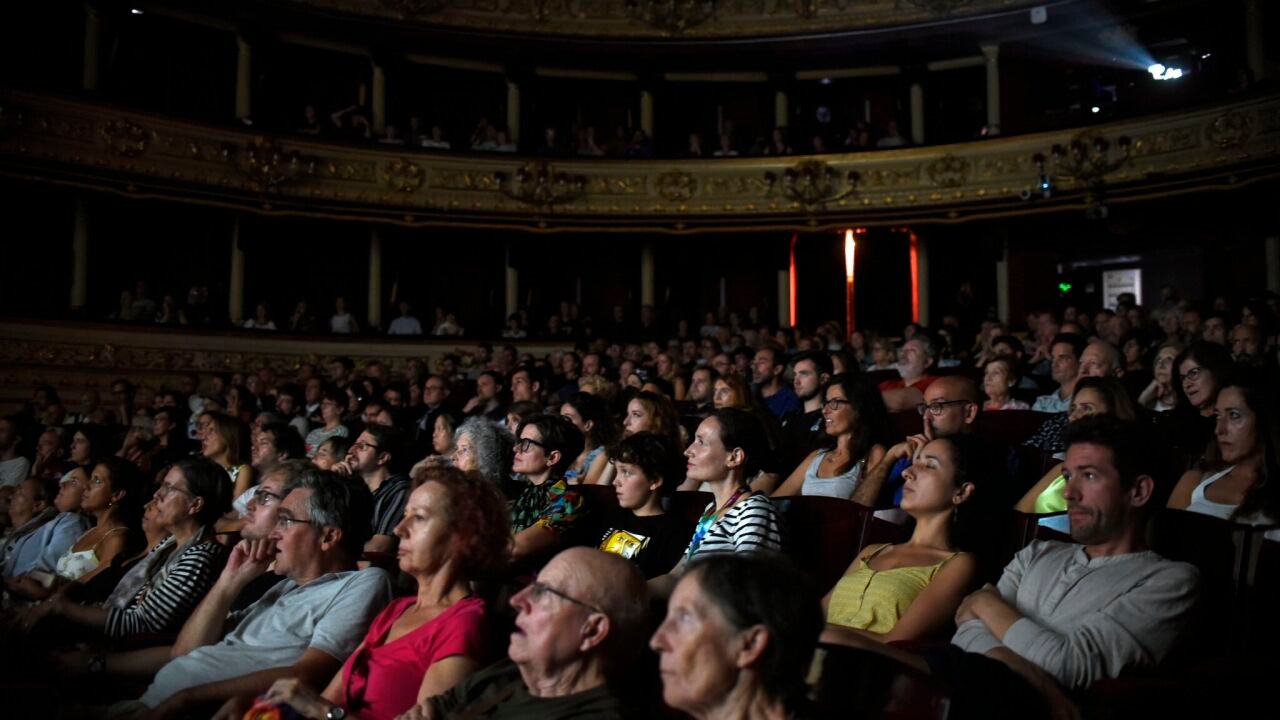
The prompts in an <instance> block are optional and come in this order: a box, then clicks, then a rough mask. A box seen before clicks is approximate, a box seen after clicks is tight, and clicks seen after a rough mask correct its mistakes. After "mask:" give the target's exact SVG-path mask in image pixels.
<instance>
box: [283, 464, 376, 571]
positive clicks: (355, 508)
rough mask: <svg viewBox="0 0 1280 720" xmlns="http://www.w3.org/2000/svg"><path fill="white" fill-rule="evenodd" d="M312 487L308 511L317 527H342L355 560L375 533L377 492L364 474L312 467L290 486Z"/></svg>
mask: <svg viewBox="0 0 1280 720" xmlns="http://www.w3.org/2000/svg"><path fill="white" fill-rule="evenodd" d="M293 490H310V491H311V498H310V499H309V500H308V501H307V514H308V515H310V519H311V520H312V522H313V523H314V524H315V525H316V526H317V527H332V528H338V529H339V530H341V531H342V549H343V550H344V551H346V553H347V554H348V555H349V556H350V557H351V558H352V559H353V560H354V559H357V558H359V557H360V555H361V553H363V552H364V544H365V543H366V542H368V540H369V538H370V537H372V536H373V495H372V494H371V493H370V492H369V487H368V486H367V485H365V484H364V481H363V480H361V479H360V478H350V477H343V476H341V475H339V474H337V473H335V472H330V471H328V470H318V469H316V468H308V469H306V470H305V471H303V472H302V473H301V474H300V475H299V476H298V478H297V482H296V483H295V484H294V485H293V487H291V488H290V492H292V491H293Z"/></svg>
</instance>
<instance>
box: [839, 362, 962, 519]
mask: <svg viewBox="0 0 1280 720" xmlns="http://www.w3.org/2000/svg"><path fill="white" fill-rule="evenodd" d="M981 410H982V399H981V397H980V396H979V394H978V386H977V385H976V384H974V382H973V380H970V379H969V378H967V377H964V376H962V375H943V376H942V377H939V378H937V379H936V380H934V381H933V382H932V383H930V384H929V387H927V388H925V390H924V402H922V403H920V404H919V405H917V406H916V411H917V412H919V413H920V416H921V419H922V421H923V425H924V429H923V431H922V432H921V433H920V434H919V435H912V436H910V437H908V438H907V439H906V440H903V441H902V442H900V443H898V444H897V445H894V446H893V447H891V448H889V451H888V452H887V453H885V456H884V459H883V460H881V461H880V462H879V463H877V464H876V466H875V467H873V468H871V469H870V470H869V471H868V472H867V476H866V477H865V478H863V479H862V481H861V482H859V483H858V486H857V487H856V488H855V489H854V491H853V498H852V499H853V501H854V502H856V503H861V504H863V505H866V506H868V507H876V506H877V505H878V504H880V502H881V500H882V497H881V493H882V491H884V490H885V488H886V486H887V487H889V488H894V489H895V490H896V489H897V488H899V487H901V486H902V471H903V470H905V469H907V468H908V467H910V466H911V463H912V461H913V460H914V458H915V456H916V453H917V452H919V451H920V448H922V447H924V446H925V445H926V444H927V443H928V442H929V441H930V440H933V439H934V438H939V437H948V436H951V435H960V434H969V433H972V432H974V429H975V427H974V424H975V423H976V422H977V420H978V413H979V412H980V411H981ZM884 499H885V500H887V498H884ZM895 504H896V503H895Z"/></svg>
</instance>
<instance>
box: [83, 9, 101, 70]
mask: <svg viewBox="0 0 1280 720" xmlns="http://www.w3.org/2000/svg"><path fill="white" fill-rule="evenodd" d="M101 41H102V16H100V15H99V14H98V10H97V8H95V7H93V6H92V5H90V4H89V3H85V4H84V73H83V74H82V75H81V78H80V87H81V88H83V89H85V90H89V91H93V90H97V89H98V56H99V54H100V51H99V47H98V46H99V44H100V43H101Z"/></svg>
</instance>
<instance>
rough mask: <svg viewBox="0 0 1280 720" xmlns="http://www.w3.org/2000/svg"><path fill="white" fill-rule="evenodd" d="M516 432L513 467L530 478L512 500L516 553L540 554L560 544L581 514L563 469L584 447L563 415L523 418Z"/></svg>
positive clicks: (519, 556)
mask: <svg viewBox="0 0 1280 720" xmlns="http://www.w3.org/2000/svg"><path fill="white" fill-rule="evenodd" d="M518 430H519V431H518V432H517V433H516V442H515V460H514V462H513V463H512V466H511V469H512V472H515V473H518V474H520V475H522V476H523V478H524V481H525V482H526V483H528V485H526V486H525V488H524V489H523V490H522V491H521V492H520V494H519V495H518V496H517V497H516V498H515V499H514V500H512V501H511V530H512V532H513V533H514V534H515V536H514V548H513V550H512V556H513V558H514V559H516V560H517V561H524V560H536V559H538V558H541V557H545V556H547V555H548V554H550V553H552V552H554V551H555V550H558V549H559V548H560V547H561V546H563V544H564V543H565V542H566V534H567V533H568V531H569V530H570V528H572V527H574V526H575V525H576V523H577V521H578V520H579V518H580V517H581V516H582V511H583V498H582V496H581V495H579V494H578V492H576V491H574V490H572V489H570V487H569V483H568V481H566V480H565V479H564V473H565V471H566V470H568V469H569V465H570V463H572V462H573V459H574V458H576V457H578V455H579V454H580V453H581V452H582V448H583V445H584V438H583V436H582V433H581V432H580V431H579V430H578V428H576V427H574V425H573V423H571V422H569V421H568V420H566V419H565V418H563V417H561V416H559V415H547V414H541V415H533V416H530V417H527V418H525V419H524V420H523V421H522V422H521V423H520V427H519V429H518Z"/></svg>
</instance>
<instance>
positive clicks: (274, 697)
mask: <svg viewBox="0 0 1280 720" xmlns="http://www.w3.org/2000/svg"><path fill="white" fill-rule="evenodd" d="M422 477H423V482H422V484H420V485H418V487H417V488H416V489H414V491H413V493H412V494H411V495H410V496H409V501H408V503H406V505H405V512H404V519H403V520H402V521H401V522H400V524H399V525H397V526H396V535H397V536H399V538H400V550H399V553H398V558H399V564H400V569H401V570H402V571H403V572H404V573H405V574H406V575H408V576H410V577H412V578H413V579H414V580H416V581H417V583H418V592H417V594H416V595H414V596H413V597H405V598H400V599H398V600H395V601H393V602H392V603H391V604H390V605H388V606H387V608H386V609H385V610H383V611H382V612H381V613H380V614H379V615H378V616H377V617H376V618H374V620H373V622H372V624H370V626H369V632H368V634H367V635H365V638H364V642H362V643H361V644H360V646H359V647H358V648H356V651H355V652H354V653H353V654H352V655H351V656H350V657H349V658H347V661H346V663H344V664H343V666H342V670H341V671H340V672H338V674H337V675H335V676H334V677H333V680H331V681H330V682H329V685H328V687H326V688H325V689H324V692H322V693H320V694H319V695H317V694H316V693H314V692H312V691H310V690H307V689H306V687H305V686H303V685H302V684H300V683H299V681H298V680H297V679H293V678H290V679H287V680H280V681H277V682H276V684H275V685H274V686H272V688H271V689H270V690H269V691H268V692H267V694H266V700H267V701H268V702H272V703H279V704H286V705H289V706H290V707H292V708H293V709H294V710H295V711H297V712H298V713H299V714H300V715H302V716H303V717H307V718H312V719H313V720H327V719H329V718H334V717H350V718H358V719H359V720H391V719H392V718H395V717H397V716H399V715H400V714H402V713H404V712H405V711H407V710H409V709H410V708H412V707H413V706H414V705H415V704H417V703H418V702H420V701H422V700H424V699H426V698H429V697H434V696H436V695H439V694H441V693H443V692H445V691H447V690H449V689H450V688H452V687H453V686H454V685H456V684H457V683H458V681H460V680H462V679H463V678H465V677H466V676H468V675H470V674H471V673H473V672H475V670H476V669H478V668H479V667H481V665H482V664H483V663H484V662H485V661H487V660H488V658H487V657H486V656H485V645H486V630H487V625H488V623H487V620H486V611H485V602H484V600H482V599H481V598H479V597H477V596H475V595H473V594H472V592H471V587H472V583H473V582H476V581H485V580H491V579H495V578H497V577H499V576H500V575H501V573H502V572H503V570H504V569H505V568H506V565H507V561H508V558H509V554H508V550H509V546H510V543H511V532H510V529H509V522H508V518H507V510H506V501H505V500H504V499H503V498H502V495H501V493H499V492H498V489H497V487H496V486H495V485H494V484H493V483H492V482H490V481H488V480H487V479H485V478H483V477H481V476H480V475H479V474H477V473H474V472H471V473H469V472H464V471H462V470H460V469H458V468H452V467H439V466H437V467H429V468H427V469H425V470H424V471H423V475H422ZM339 708H340V709H341V711H342V712H341V714H339V712H338V710H339Z"/></svg>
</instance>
